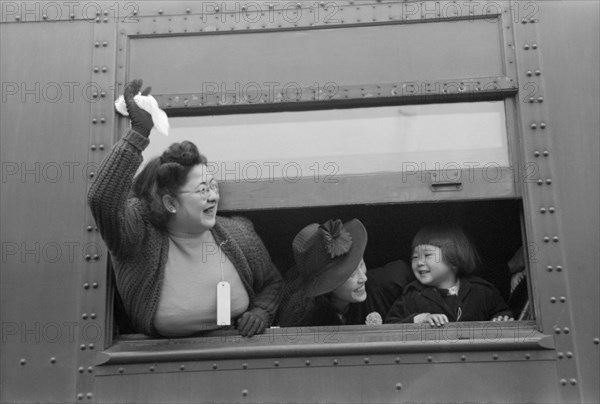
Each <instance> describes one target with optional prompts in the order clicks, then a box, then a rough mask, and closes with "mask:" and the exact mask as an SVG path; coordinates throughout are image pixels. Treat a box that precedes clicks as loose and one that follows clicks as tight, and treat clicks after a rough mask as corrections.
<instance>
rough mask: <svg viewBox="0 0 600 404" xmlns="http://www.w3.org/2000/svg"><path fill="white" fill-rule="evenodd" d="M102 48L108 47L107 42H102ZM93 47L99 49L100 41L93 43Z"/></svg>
mask: <svg viewBox="0 0 600 404" xmlns="http://www.w3.org/2000/svg"><path fill="white" fill-rule="evenodd" d="M102 46H103V47H105V48H106V47H107V46H108V42H107V41H102ZM94 47H96V48H99V47H100V41H96V42H94Z"/></svg>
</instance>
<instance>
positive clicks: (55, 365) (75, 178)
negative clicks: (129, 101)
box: [0, 4, 97, 402]
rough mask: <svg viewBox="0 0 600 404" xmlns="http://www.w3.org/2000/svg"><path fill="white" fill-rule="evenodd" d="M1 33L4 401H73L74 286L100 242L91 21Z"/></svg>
mask: <svg viewBox="0 0 600 404" xmlns="http://www.w3.org/2000/svg"><path fill="white" fill-rule="evenodd" d="M3 5H4V4H3ZM0 30H1V32H0V37H1V38H2V39H1V41H2V42H1V61H2V63H1V68H0V70H1V77H2V78H1V81H2V97H3V99H2V104H1V115H2V118H1V131H2V136H1V147H0V149H1V159H2V184H1V186H2V192H1V216H2V226H1V234H2V236H1V237H2V242H1V245H2V263H1V265H2V271H1V281H0V285H1V288H2V292H1V298H2V301H1V308H2V355H1V357H2V362H1V366H2V369H1V373H2V387H1V388H0V391H1V392H2V393H1V394H2V398H1V401H2V402H8V401H44V402H45V401H69V400H72V399H73V397H74V374H75V369H76V341H77V340H78V339H79V337H80V335H81V333H82V332H83V330H82V328H81V327H80V325H81V324H80V323H79V321H78V319H79V313H80V311H79V296H78V287H77V285H78V284H79V282H80V276H81V271H83V270H85V268H86V266H87V265H88V263H87V262H86V261H85V259H84V257H85V255H86V254H88V253H90V251H94V250H95V248H96V247H97V246H94V245H89V244H88V243H87V241H86V239H85V233H86V232H85V227H84V217H85V209H86V206H85V193H86V189H87V185H88V180H87V177H86V172H87V170H88V165H87V163H88V161H87V159H86V157H87V150H88V142H89V135H90V129H89V110H90V101H91V99H90V98H89V91H90V88H91V87H92V84H91V82H90V77H91V49H89V43H90V42H91V39H92V36H93V26H92V25H90V24H89V23H87V22H84V21H77V22H56V23H53V24H50V23H39V24H29V23H27V24H2V25H0ZM84 50H88V52H85V51H84Z"/></svg>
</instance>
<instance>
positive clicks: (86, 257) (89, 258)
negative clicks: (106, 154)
mask: <svg viewBox="0 0 600 404" xmlns="http://www.w3.org/2000/svg"><path fill="white" fill-rule="evenodd" d="M92 150H96V148H95V147H94V148H93V149H92ZM91 259H92V256H91V255H89V254H86V255H85V260H86V261H90V260H91Z"/></svg>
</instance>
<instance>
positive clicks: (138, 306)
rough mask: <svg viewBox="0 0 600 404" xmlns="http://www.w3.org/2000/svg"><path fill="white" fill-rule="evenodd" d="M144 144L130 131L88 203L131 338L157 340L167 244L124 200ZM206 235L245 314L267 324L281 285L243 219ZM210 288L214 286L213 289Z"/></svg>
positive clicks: (136, 205)
mask: <svg viewBox="0 0 600 404" xmlns="http://www.w3.org/2000/svg"><path fill="white" fill-rule="evenodd" d="M148 144H149V140H148V139H147V138H146V137H144V136H142V135H140V134H139V133H137V132H135V131H133V130H130V131H129V132H128V133H127V134H126V135H125V136H124V137H123V139H121V140H120V141H118V142H117V143H116V144H115V145H114V146H113V148H112V150H111V152H110V153H109V155H108V156H106V158H105V159H104V160H103V161H102V163H101V165H100V167H99V169H98V172H97V176H96V179H95V180H94V182H93V183H92V186H91V188H90V190H89V193H88V203H89V205H90V208H91V211H92V215H93V216H94V219H95V221H96V224H97V226H98V230H99V231H100V234H101V235H102V238H103V240H104V242H105V243H106V246H107V247H108V249H109V251H110V253H111V255H112V260H113V267H114V273H115V281H116V285H117V289H118V291H119V293H120V295H121V298H122V300H123V303H124V306H125V310H126V311H127V313H128V315H129V317H130V319H131V321H132V325H133V328H134V329H135V330H136V332H141V333H144V334H148V335H154V336H158V332H157V330H156V328H155V327H154V316H155V314H156V311H157V308H158V303H159V299H160V295H161V289H162V285H163V280H164V275H165V265H166V263H167V258H168V253H169V238H168V234H167V233H166V232H165V231H161V230H160V229H158V228H156V227H155V226H154V225H153V224H152V223H151V222H150V220H149V218H148V215H149V213H150V212H148V209H147V208H146V207H145V206H146V205H145V204H144V203H143V202H142V201H140V200H139V199H137V198H128V195H129V192H130V190H131V187H132V185H133V178H134V175H135V173H136V171H137V170H138V168H139V167H140V165H141V163H142V151H143V150H144V149H145V148H146V147H147V146H148ZM211 233H212V235H213V237H214V238H215V240H216V242H217V243H219V244H220V243H221V242H223V241H225V240H227V243H226V244H225V245H224V246H223V247H222V250H223V252H224V253H225V254H226V255H227V257H228V258H229V259H230V260H231V262H232V263H233V265H234V266H235V268H236V270H237V271H238V273H239V275H240V278H241V280H242V283H243V284H244V286H245V288H246V292H247V293H248V297H249V299H250V303H249V306H248V309H249V310H252V311H254V312H257V313H258V314H260V315H262V316H263V317H264V318H265V319H266V321H267V322H268V325H270V323H271V322H272V321H273V318H274V316H275V313H276V311H277V307H278V305H279V301H280V298H281V293H282V289H283V280H282V277H281V275H280V274H279V271H278V270H277V268H275V266H274V265H273V263H272V261H271V258H270V256H269V253H268V252H267V250H266V248H265V246H264V245H263V243H262V241H261V240H260V238H259V237H258V235H257V234H256V233H255V231H254V228H253V226H252V223H251V222H250V221H249V220H248V219H245V218H241V217H234V218H224V217H217V220H216V224H215V226H214V227H213V228H212V229H211ZM215 287H216V286H215Z"/></svg>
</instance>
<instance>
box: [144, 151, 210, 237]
mask: <svg viewBox="0 0 600 404" xmlns="http://www.w3.org/2000/svg"><path fill="white" fill-rule="evenodd" d="M207 163H208V161H207V159H206V157H204V155H202V154H200V152H199V151H198V148H197V147H196V145H195V144H193V143H192V142H189V141H184V142H181V143H173V144H172V145H171V146H169V148H168V149H167V150H166V151H165V152H164V153H163V154H162V156H160V157H155V158H153V159H152V160H150V161H149V162H148V164H146V166H145V167H144V169H143V170H142V171H141V172H140V173H139V174H138V175H137V176H136V177H135V179H134V180H133V188H132V194H133V196H134V197H135V198H138V199H139V200H140V201H142V202H143V203H145V204H146V206H147V208H148V211H149V219H150V221H151V222H152V224H153V225H154V226H156V227H157V228H159V229H161V230H164V229H165V228H166V224H167V221H168V220H169V212H168V211H167V209H166V208H165V206H164V204H163V201H162V198H163V196H164V195H172V196H174V195H175V194H176V193H177V192H178V191H179V190H180V189H181V187H182V186H183V185H184V184H185V183H186V181H187V176H188V174H189V172H190V171H191V170H192V169H193V168H194V167H195V166H197V165H198V164H204V165H206V164H207Z"/></svg>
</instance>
